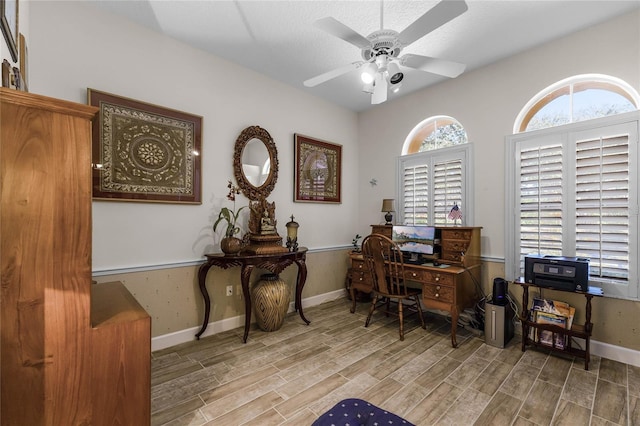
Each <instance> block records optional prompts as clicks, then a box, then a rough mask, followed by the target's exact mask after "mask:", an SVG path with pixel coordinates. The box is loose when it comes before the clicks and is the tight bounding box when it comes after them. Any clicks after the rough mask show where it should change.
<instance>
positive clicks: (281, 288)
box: [252, 274, 290, 331]
mask: <svg viewBox="0 0 640 426" xmlns="http://www.w3.org/2000/svg"><path fill="white" fill-rule="evenodd" d="M252 293H253V294H252V298H253V306H254V313H255V315H256V322H257V323H258V327H260V329H261V330H264V331H276V330H278V329H279V328H280V327H282V323H284V318H285V316H286V315H287V311H288V310H289V298H290V294H289V286H288V285H287V283H285V282H284V281H283V280H281V279H280V277H279V276H278V275H277V274H264V275H262V276H261V277H260V281H258V282H257V283H256V284H255V285H254V286H253V288H252Z"/></svg>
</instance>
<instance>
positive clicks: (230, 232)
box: [213, 181, 244, 254]
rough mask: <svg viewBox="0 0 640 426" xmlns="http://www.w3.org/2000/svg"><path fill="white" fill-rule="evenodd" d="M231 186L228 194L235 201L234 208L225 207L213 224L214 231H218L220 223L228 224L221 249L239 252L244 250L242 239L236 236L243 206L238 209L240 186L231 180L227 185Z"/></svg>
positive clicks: (221, 241)
mask: <svg viewBox="0 0 640 426" xmlns="http://www.w3.org/2000/svg"><path fill="white" fill-rule="evenodd" d="M227 188H229V193H228V194H227V199H228V200H230V201H233V209H230V208H228V207H223V208H222V209H221V210H220V213H218V219H217V220H216V221H215V223H214V224H213V231H214V232H215V231H217V229H218V225H220V224H221V223H224V225H226V229H225V231H224V238H223V239H222V240H220V249H221V250H222V251H223V252H224V253H225V254H237V253H238V252H240V250H242V240H241V239H239V238H237V237H235V235H236V234H237V233H238V232H240V227H239V226H238V216H239V215H240V212H241V211H242V209H243V208H244V206H243V207H240V208H239V209H238V210H236V209H235V208H236V195H237V194H240V188H238V187H237V186H235V185H233V184H232V183H231V181H229V184H228V185H227Z"/></svg>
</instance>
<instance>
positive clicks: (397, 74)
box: [387, 62, 404, 84]
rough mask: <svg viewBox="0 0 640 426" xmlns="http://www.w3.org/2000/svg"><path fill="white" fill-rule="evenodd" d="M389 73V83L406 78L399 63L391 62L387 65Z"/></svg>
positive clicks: (396, 82) (398, 81) (395, 82)
mask: <svg viewBox="0 0 640 426" xmlns="http://www.w3.org/2000/svg"><path fill="white" fill-rule="evenodd" d="M387 73H388V75H389V83H391V84H398V83H400V82H401V81H402V79H403V78H404V74H403V73H402V71H400V67H399V66H398V64H397V63H395V62H391V63H389V65H388V66H387Z"/></svg>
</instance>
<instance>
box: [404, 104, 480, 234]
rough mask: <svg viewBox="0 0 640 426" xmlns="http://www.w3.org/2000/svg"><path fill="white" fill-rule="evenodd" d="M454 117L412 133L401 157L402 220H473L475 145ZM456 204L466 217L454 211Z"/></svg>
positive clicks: (435, 222) (428, 121)
mask: <svg viewBox="0 0 640 426" xmlns="http://www.w3.org/2000/svg"><path fill="white" fill-rule="evenodd" d="M467 142H468V140H467V132H466V131H465V129H464V127H463V126H462V124H460V123H459V122H458V120H456V119H455V118H453V117H447V116H434V117H430V118H427V119H426V120H424V121H422V122H421V123H419V124H418V125H417V126H416V127H414V128H413V130H412V131H411V132H410V133H409V135H408V136H407V138H406V139H405V142H404V145H403V147H402V156H401V157H399V158H398V168H397V170H398V197H397V198H398V199H399V200H400V202H399V206H401V209H400V212H399V220H400V223H403V224H405V225H439V226H442V225H453V224H454V223H457V224H460V223H464V224H466V225H468V226H470V225H471V224H472V217H473V216H472V208H473V202H472V200H471V199H472V197H473V189H472V188H471V185H472V182H471V179H470V176H471V175H472V173H471V172H470V165H471V164H472V159H471V155H472V151H471V144H468V143H467ZM454 206H457V208H458V210H457V212H462V219H459V218H458V217H457V215H450V213H451V209H452V208H453V207H454Z"/></svg>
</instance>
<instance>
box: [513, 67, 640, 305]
mask: <svg viewBox="0 0 640 426" xmlns="http://www.w3.org/2000/svg"><path fill="white" fill-rule="evenodd" d="M639 99H640V98H639V97H638V93H637V92H636V91H635V90H634V89H633V88H632V87H631V86H629V85H628V84H626V83H625V82H623V81H621V80H618V79H616V78H613V77H609V76H602V75H597V76H594V75H589V76H577V77H572V78H570V79H566V80H563V81H560V82H558V83H556V84H554V85H552V86H549V87H548V88H547V89H545V90H544V91H542V92H540V93H538V94H537V95H536V96H534V97H533V98H532V99H531V101H529V102H528V103H527V105H525V107H524V108H523V109H522V111H521V113H520V114H519V115H518V118H517V119H516V122H515V123H514V133H515V134H514V135H511V136H508V137H507V144H506V149H507V152H506V154H505V158H508V159H511V160H510V161H509V162H508V163H507V175H506V182H507V185H508V190H507V193H506V196H505V202H506V205H507V206H509V209H510V210H513V211H512V212H510V214H508V215H507V216H506V221H505V223H506V225H505V235H506V236H507V245H506V247H505V274H506V275H507V278H508V279H515V278H517V277H519V276H522V273H523V264H524V257H525V256H527V255H538V254H540V255H552V256H569V257H580V258H588V259H590V262H589V266H590V268H589V273H590V275H589V285H590V286H597V287H602V288H603V290H604V292H605V294H606V295H607V296H608V297H620V298H625V299H632V300H638V299H640V284H638V275H639V271H640V264H639V262H638V258H639V256H638V251H639V249H640V237H638V233H639V227H640V226H639V225H640V222H639V217H638V208H637V206H638V204H639V202H640V186H639V184H638V181H639V179H638V167H639V166H640V152H639V150H638V142H637V141H638V135H639V133H640V112H639V111H638V105H639V104H640V101H639Z"/></svg>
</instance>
